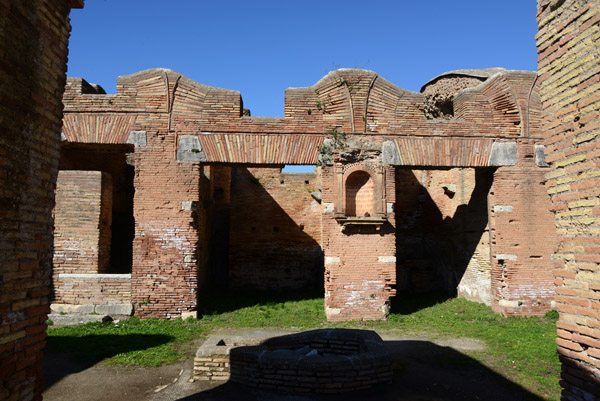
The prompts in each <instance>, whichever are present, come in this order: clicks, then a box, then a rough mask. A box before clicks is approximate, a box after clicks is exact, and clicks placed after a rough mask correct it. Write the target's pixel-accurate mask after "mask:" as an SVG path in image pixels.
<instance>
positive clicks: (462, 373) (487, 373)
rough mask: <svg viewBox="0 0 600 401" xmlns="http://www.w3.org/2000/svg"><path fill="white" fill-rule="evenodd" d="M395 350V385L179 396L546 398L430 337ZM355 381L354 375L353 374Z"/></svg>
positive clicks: (230, 389)
mask: <svg viewBox="0 0 600 401" xmlns="http://www.w3.org/2000/svg"><path fill="white" fill-rule="evenodd" d="M385 345H386V347H388V349H389V350H390V351H391V353H392V361H393V368H394V375H393V380H392V384H382V385H378V386H375V387H373V388H371V389H367V390H360V391H356V392H349V393H343V394H313V393H311V394H302V393H282V392H277V391H275V390H268V389H260V388H255V387H249V386H245V385H242V384H237V383H233V382H227V383H225V384H223V385H221V386H218V387H215V388H213V389H211V390H207V391H203V392H200V393H197V394H194V395H191V396H189V397H185V398H181V399H179V401H200V400H203V401H208V400H236V399H243V400H247V401H259V400H261V401H262V400H282V399H290V400H291V399H293V400H296V401H309V400H312V401H321V400H323V401H324V400H332V401H342V400H343V401H347V400H348V401H353V400H356V401H364V400H380V401H392V400H394V401H414V400H437V401H481V400H486V401H506V400H511V401H542V400H543V399H542V398H540V397H538V396H537V395H535V394H532V393H530V392H529V391H527V390H525V389H523V388H522V387H521V386H519V385H517V384H515V383H513V382H512V381H510V380H508V379H507V378H505V377H504V376H502V375H499V374H497V373H496V372H494V371H493V370H491V369H489V368H488V367H486V366H484V365H482V364H481V363H479V362H478V361H476V360H474V359H472V358H471V357H469V356H467V355H465V354H463V353H461V352H459V351H457V350H455V349H454V348H450V347H443V346H439V345H437V344H434V343H432V342H428V341H413V340H405V341H401V340H398V341H385ZM349 380H352V378H349Z"/></svg>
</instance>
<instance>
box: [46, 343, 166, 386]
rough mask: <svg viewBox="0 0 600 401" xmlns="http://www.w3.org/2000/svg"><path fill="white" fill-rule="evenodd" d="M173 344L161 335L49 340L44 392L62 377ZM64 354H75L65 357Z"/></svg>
mask: <svg viewBox="0 0 600 401" xmlns="http://www.w3.org/2000/svg"><path fill="white" fill-rule="evenodd" d="M172 340H173V337H171V336H166V335H162V334H153V335H147V334H127V335H87V336H82V337H73V336H49V337H47V340H46V341H47V347H46V349H45V350H44V358H43V365H44V369H43V370H44V388H45V389H48V388H50V387H52V385H53V384H54V383H56V382H58V381H60V380H61V379H62V378H63V377H65V376H68V375H70V374H73V373H77V372H81V371H84V370H86V369H88V368H90V367H92V366H93V365H95V364H97V363H99V362H101V361H103V360H104V359H106V358H110V357H113V356H115V355H117V354H121V353H124V352H130V351H136V350H145V349H148V348H152V347H156V346H159V345H162V344H166V343H168V342H170V341H172ZM65 352H68V353H72V354H71V355H69V357H65ZM71 356H72V357H71Z"/></svg>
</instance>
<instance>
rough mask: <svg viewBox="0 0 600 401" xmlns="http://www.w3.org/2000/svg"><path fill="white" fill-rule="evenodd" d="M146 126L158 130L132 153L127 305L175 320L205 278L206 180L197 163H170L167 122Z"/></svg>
mask: <svg viewBox="0 0 600 401" xmlns="http://www.w3.org/2000/svg"><path fill="white" fill-rule="evenodd" d="M138 122H139V120H138ZM146 124H148V125H150V124H152V126H154V127H161V129H160V130H159V131H158V132H156V131H154V132H152V131H151V130H149V129H147V132H148V138H147V140H148V144H147V146H146V147H137V148H136V151H135V168H136V175H135V183H134V185H135V197H134V203H133V204H134V217H135V238H134V241H133V270H132V301H133V303H134V305H135V307H136V308H135V313H136V315H137V316H140V317H180V316H181V313H182V312H186V311H192V310H195V309H196V305H197V297H198V287H199V286H201V285H202V284H203V282H204V280H206V277H207V275H208V272H207V270H206V261H207V259H208V249H207V245H206V244H207V238H206V230H207V226H206V214H205V209H204V200H205V199H208V195H209V186H208V180H207V178H206V177H205V176H204V172H203V169H201V168H200V167H199V165H198V163H183V162H179V161H177V160H176V159H175V157H174V155H175V151H176V145H177V144H176V139H177V137H176V136H175V135H174V134H173V133H167V132H165V131H163V130H164V129H165V128H166V124H167V119H166V118H161V117H160V116H148V120H147V121H146ZM165 155H171V157H165Z"/></svg>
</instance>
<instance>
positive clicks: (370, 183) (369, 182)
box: [344, 170, 377, 217]
mask: <svg viewBox="0 0 600 401" xmlns="http://www.w3.org/2000/svg"><path fill="white" fill-rule="evenodd" d="M344 192H345V194H346V196H345V200H344V201H345V208H344V211H345V215H346V216H350V217H371V216H376V215H377V210H376V205H377V183H376V181H375V178H374V177H373V176H372V175H371V174H370V173H369V172H368V171H366V170H356V171H353V172H351V173H350V174H348V176H347V177H346V180H345V183H344Z"/></svg>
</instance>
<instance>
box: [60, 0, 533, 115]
mask: <svg viewBox="0 0 600 401" xmlns="http://www.w3.org/2000/svg"><path fill="white" fill-rule="evenodd" d="M535 13H536V2H535V0H502V1H493V0H395V1H392V0H390V1H379V0H370V1H369V0H363V1H355V0H345V1H327V0H320V1H313V0H304V1H297V0H294V1H286V0H278V1H260V0H253V1H250V0H246V1H235V0H233V1H216V0H213V1H204V0H171V1H168V2H167V1H164V0H160V1H159V0H86V1H85V8H83V9H81V10H73V11H72V12H71V18H72V25H73V30H72V32H71V40H70V51H69V70H68V75H69V76H73V77H82V78H85V79H86V80H87V81H89V82H93V83H97V84H100V85H101V86H103V87H104V88H105V89H106V91H107V92H108V93H114V92H115V88H116V80H117V76H119V75H128V74H132V73H134V72H137V71H140V70H144V69H147V68H154V67H164V68H171V69H173V70H175V71H178V72H180V73H182V74H184V75H186V76H187V77H189V78H191V79H194V80H196V81H198V82H200V83H203V84H206V85H211V86H217V87H221V88H227V89H234V90H238V91H240V92H241V94H242V97H243V99H244V106H245V107H247V108H250V109H251V111H252V115H253V116H282V115H283V98H284V91H285V89H286V88H288V87H301V86H310V85H313V84H314V83H316V82H317V81H318V80H319V79H320V78H322V77H323V76H324V75H326V74H327V73H328V72H329V71H331V70H334V69H337V68H365V69H369V70H373V71H375V72H377V73H378V74H379V75H381V76H382V77H384V78H385V79H387V80H389V81H391V82H392V83H394V84H396V85H397V86H399V87H401V88H404V89H409V90H413V91H418V90H419V89H420V88H421V86H422V85H423V84H424V83H425V82H427V81H428V80H429V79H431V78H433V77H435V76H436V75H438V74H440V73H443V72H446V71H450V70H455V69H463V68H487V67H505V68H508V69H521V70H535V69H536V66H537V64H536V57H537V54H536V48H535V40H534V35H535V33H536V29H537V25H536V22H535Z"/></svg>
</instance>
